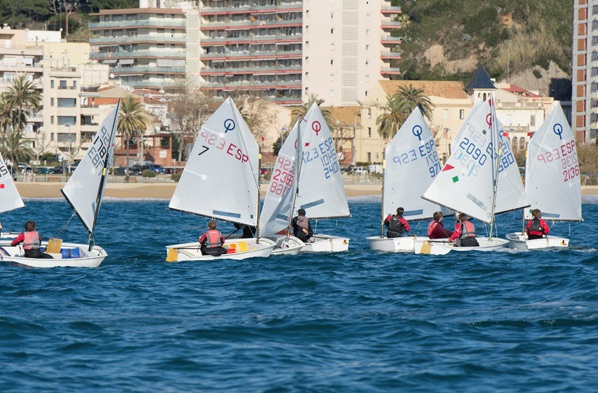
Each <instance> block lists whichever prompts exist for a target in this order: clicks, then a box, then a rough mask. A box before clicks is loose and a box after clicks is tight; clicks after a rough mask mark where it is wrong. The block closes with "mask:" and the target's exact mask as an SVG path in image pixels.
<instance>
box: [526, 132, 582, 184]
mask: <svg viewBox="0 0 598 393" xmlns="http://www.w3.org/2000/svg"><path fill="white" fill-rule="evenodd" d="M536 159H537V160H538V161H541V162H543V163H545V164H550V163H552V162H555V161H558V160H560V161H561V169H562V170H563V172H562V173H563V181H564V182H568V181H569V180H573V179H575V178H576V177H579V174H580V171H579V161H578V159H577V152H576V151H575V141H574V140H571V141H569V142H566V143H564V144H562V145H561V146H560V147H557V148H556V149H552V150H550V151H547V152H544V153H541V154H538V156H537V157H536Z"/></svg>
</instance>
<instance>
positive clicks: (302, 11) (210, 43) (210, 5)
mask: <svg viewBox="0 0 598 393" xmlns="http://www.w3.org/2000/svg"><path fill="white" fill-rule="evenodd" d="M400 11H401V10H400V7H397V6H392V5H391V2H390V1H389V0H368V1H363V0H339V1H330V2H321V1H314V0H204V1H202V2H201V3H200V8H199V14H200V18H201V22H200V45H201V51H202V53H201V70H200V76H201V82H202V87H203V88H205V89H207V90H212V91H214V93H215V94H216V95H218V96H222V97H226V96H227V95H230V94H236V95H250V96H251V95H252V96H261V97H265V98H268V99H270V100H272V101H274V102H277V103H279V104H282V105H298V104H300V103H301V102H306V101H308V99H309V96H310V95H316V96H318V98H320V99H323V100H324V101H325V105H327V106H342V105H354V104H355V102H356V100H357V99H362V100H363V99H365V97H366V96H367V94H368V89H369V88H370V86H371V85H372V84H373V83H374V82H376V81H378V80H380V79H390V76H391V75H393V74H399V73H400V70H399V69H398V68H393V66H392V60H397V59H400V53H399V52H398V45H399V44H400V38H395V37H392V36H391V32H392V31H393V30H396V29H398V28H400V23H399V22H397V21H395V19H396V16H397V15H398V14H400Z"/></svg>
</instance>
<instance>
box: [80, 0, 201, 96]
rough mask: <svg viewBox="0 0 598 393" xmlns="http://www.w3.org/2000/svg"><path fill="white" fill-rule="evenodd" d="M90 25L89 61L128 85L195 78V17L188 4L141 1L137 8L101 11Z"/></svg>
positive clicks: (159, 86) (171, 0) (168, 83)
mask: <svg viewBox="0 0 598 393" xmlns="http://www.w3.org/2000/svg"><path fill="white" fill-rule="evenodd" d="M92 15H94V16H97V17H98V22H96V23H90V24H89V29H90V31H92V32H93V33H94V34H95V37H93V38H91V39H90V42H89V43H90V45H91V59H93V60H97V61H99V62H100V63H102V64H107V65H109V66H110V76H111V78H112V79H114V80H119V81H120V82H121V83H122V84H123V85H127V86H130V87H133V88H144V89H154V90H161V89H167V88H169V87H175V86H176V85H177V81H180V80H181V79H184V78H188V79H189V80H195V81H197V79H198V77H199V65H200V64H199V50H200V48H199V15H198V13H197V7H196V6H195V5H194V3H191V2H181V1H174V0H160V1H159V0H141V1H140V8H134V9H115V10H101V11H100V12H99V13H97V14H92Z"/></svg>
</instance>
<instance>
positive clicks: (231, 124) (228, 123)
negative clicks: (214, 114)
mask: <svg viewBox="0 0 598 393" xmlns="http://www.w3.org/2000/svg"><path fill="white" fill-rule="evenodd" d="M235 127H237V124H236V123H235V121H234V120H233V119H226V120H225V121H224V133H225V134H226V133H227V132H229V131H232V130H234V129H235Z"/></svg>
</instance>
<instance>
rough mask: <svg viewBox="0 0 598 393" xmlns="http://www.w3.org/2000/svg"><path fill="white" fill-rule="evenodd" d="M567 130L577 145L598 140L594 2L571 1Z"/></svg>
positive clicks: (597, 7)
mask: <svg viewBox="0 0 598 393" xmlns="http://www.w3.org/2000/svg"><path fill="white" fill-rule="evenodd" d="M573 7H574V9H573V64H572V66H573V67H572V68H573V69H572V77H573V89H572V98H571V100H572V104H573V105H572V108H571V122H572V124H571V127H572V129H573V132H574V133H575V138H576V140H577V141H578V142H590V141H591V140H594V141H595V140H596V136H598V0H575V1H574V6H573Z"/></svg>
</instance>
